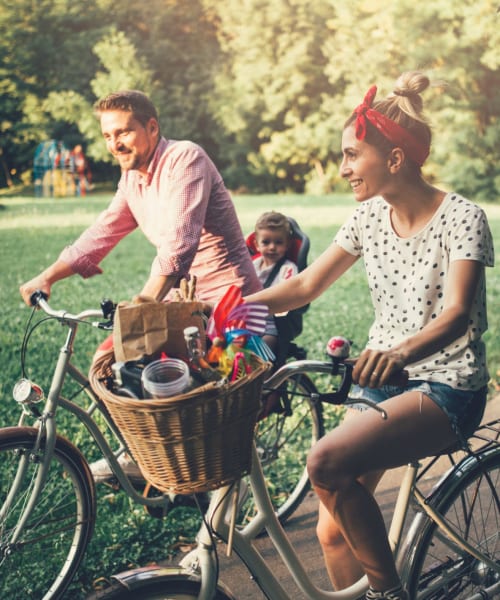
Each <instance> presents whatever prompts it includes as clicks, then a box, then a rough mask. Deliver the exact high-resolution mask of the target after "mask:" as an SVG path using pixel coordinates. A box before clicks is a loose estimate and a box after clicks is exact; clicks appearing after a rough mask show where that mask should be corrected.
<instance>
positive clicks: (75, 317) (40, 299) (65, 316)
mask: <svg viewBox="0 0 500 600" xmlns="http://www.w3.org/2000/svg"><path fill="white" fill-rule="evenodd" d="M30 302H31V304H32V305H33V306H38V307H39V308H41V309H42V310H43V312H44V313H45V314H47V315H48V316H49V317H52V318H54V319H57V320H58V321H66V322H73V323H79V322H81V321H88V320H89V319H92V318H96V317H101V318H102V317H104V318H107V319H110V320H109V321H108V322H106V323H102V322H98V321H96V322H93V323H91V324H92V325H93V326H94V327H98V328H99V329H109V328H111V327H112V324H113V321H112V314H110V313H109V311H108V312H106V310H107V309H108V308H109V307H108V306H107V305H106V308H105V307H104V303H105V302H106V303H108V302H109V301H103V303H102V305H101V310H97V309H87V310H83V311H82V312H80V313H78V314H72V313H70V312H68V311H66V310H55V309H53V308H52V307H51V306H50V305H49V303H48V301H47V295H46V294H45V293H44V292H42V291H40V290H37V291H36V292H33V294H32V295H31V298H30Z"/></svg>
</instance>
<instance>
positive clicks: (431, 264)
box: [335, 193, 494, 390]
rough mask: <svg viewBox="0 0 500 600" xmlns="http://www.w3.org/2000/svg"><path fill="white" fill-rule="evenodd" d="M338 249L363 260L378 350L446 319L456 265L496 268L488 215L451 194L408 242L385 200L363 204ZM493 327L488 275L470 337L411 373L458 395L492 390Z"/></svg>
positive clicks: (420, 363) (370, 342)
mask: <svg viewBox="0 0 500 600" xmlns="http://www.w3.org/2000/svg"><path fill="white" fill-rule="evenodd" d="M335 242H336V243H337V244H338V245H339V246H340V247H342V248H343V249H344V250H346V251H347V252H349V253H350V254H353V255H356V256H362V257H363V260H364V263H365V268H366V273H367V277H368V284H369V288H370V293H371V297H372V301H373V306H374V310H375V321H374V323H373V324H372V326H371V328H370V332H369V338H368V343H367V347H368V348H372V349H386V348H391V347H392V346H394V345H396V344H398V343H400V342H401V341H402V340H404V339H406V338H408V337H410V336H411V335H414V334H415V333H417V332H418V331H419V330H421V329H422V328H423V327H424V326H425V325H426V324H427V323H428V322H429V321H430V320H431V319H435V318H436V317H437V316H438V315H439V314H440V312H441V311H442V310H443V301H444V289H445V285H446V277H447V275H448V271H449V268H450V264H451V263H452V262H453V261H455V260H475V261H478V262H480V263H482V264H483V265H485V266H489V267H492V266H493V264H494V256H493V241H492V237H491V232H490V229H489V226H488V222H487V219H486V215H485V214H484V212H483V211H482V209H481V208H479V207H478V206H476V205H475V204H473V203H472V202H470V201H468V200H466V199H465V198H462V197H461V196H459V195H458V194H455V193H450V194H447V195H446V197H445V198H444V200H443V202H442V203H441V205H440V207H439V208H438V210H437V211H436V213H435V215H434V216H433V217H432V219H431V220H430V221H429V222H428V223H427V225H426V226H425V227H424V228H423V229H422V230H421V231H420V232H419V233H417V234H416V235H414V236H412V237H408V238H401V237H399V236H398V235H397V234H396V233H395V232H394V229H393V228H392V225H391V220H390V206H389V204H387V203H386V202H385V200H383V199H382V198H379V197H377V198H373V199H371V200H368V201H366V202H363V203H362V204H361V205H360V206H359V207H358V209H357V210H356V211H355V212H354V214H353V215H352V217H351V218H350V219H349V220H348V221H347V222H346V223H345V224H344V225H343V227H341V229H340V230H339V232H338V233H337V235H336V236H335ZM487 327H488V323H487V317H486V285H485V280H484V275H483V277H482V278H481V281H480V283H479V285H478V289H477V291H476V295H475V298H474V302H473V305H472V310H471V315H470V322H469V327H468V330H467V332H466V333H465V334H464V335H463V336H461V337H460V338H458V339H456V340H454V341H453V342H452V343H451V344H449V345H448V346H446V347H444V348H443V349H442V350H440V351H439V352H436V353H435V354H432V355H430V356H427V357H426V358H424V359H422V360H420V361H418V362H416V363H413V364H411V365H408V367H407V370H408V372H409V374H410V378H411V379H423V380H425V381H436V382H441V383H445V384H447V385H449V386H451V387H453V388H457V389H464V390H476V389H479V388H480V387H482V386H483V385H485V384H486V383H487V382H488V370H487V367H486V356H485V348H484V343H483V341H482V340H481V335H482V334H483V333H484V331H486V329H487Z"/></svg>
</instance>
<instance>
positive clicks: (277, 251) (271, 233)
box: [255, 229, 289, 265]
mask: <svg viewBox="0 0 500 600" xmlns="http://www.w3.org/2000/svg"><path fill="white" fill-rule="evenodd" d="M255 242H256V246H257V250H258V251H259V252H260V253H261V254H262V257H263V259H264V263H265V264H268V265H269V264H275V263H277V262H278V261H279V260H281V259H282V258H283V256H285V254H286V251H287V250H288V244H289V239H288V236H287V234H286V233H285V232H284V231H279V230H272V229H259V231H258V232H257V234H256V236H255Z"/></svg>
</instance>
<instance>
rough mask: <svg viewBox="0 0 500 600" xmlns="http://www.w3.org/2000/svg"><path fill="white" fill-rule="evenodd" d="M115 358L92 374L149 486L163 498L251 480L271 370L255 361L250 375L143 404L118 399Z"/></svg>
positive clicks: (99, 362)
mask: <svg viewBox="0 0 500 600" xmlns="http://www.w3.org/2000/svg"><path fill="white" fill-rule="evenodd" d="M113 361H114V355H113V353H112V352H108V353H105V354H102V355H101V356H99V357H97V358H96V359H95V360H94V363H93V364H92V367H91V369H90V375H89V378H90V383H91V385H92V388H93V389H94V391H95V392H96V394H97V395H98V396H99V398H100V399H101V400H102V402H103V403H104V405H105V407H106V409H107V411H108V412H109V414H110V416H111V418H112V419H113V421H114V422H115V424H116V425H117V427H118V429H119V431H120V433H121V435H122V436H123V439H124V441H125V443H126V445H127V447H128V449H129V451H130V453H131V454H132V456H133V457H134V460H135V461H136V462H137V464H138V466H139V468H140V469H141V471H142V474H143V475H144V477H145V478H146V480H147V481H149V482H150V483H152V484H153V485H154V486H155V487H156V488H158V489H159V490H161V491H162V492H167V493H175V494H192V493H195V492H205V491H209V490H213V489H216V488H218V487H221V486H222V485H226V484H228V483H231V482H232V481H234V480H236V479H238V478H239V477H241V476H242V475H244V474H246V473H248V472H249V471H250V467H251V454H252V440H253V435H254V429H255V422H256V417H257V412H258V410H259V408H260V406H261V403H260V400H261V392H262V383H263V380H264V376H265V374H266V372H267V370H268V369H269V367H270V365H269V363H265V362H263V361H261V360H260V359H258V358H257V357H256V358H255V364H254V365H253V366H254V369H253V371H252V373H250V375H246V376H245V377H243V378H241V379H239V380H237V381H235V382H234V383H225V384H223V385H220V384H217V383H208V384H206V385H204V386H202V387H199V388H197V389H195V390H192V391H191V392H187V393H185V394H181V395H178V396H174V397H171V398H165V399H155V400H149V399H148V400H135V399H131V398H126V397H124V396H117V395H116V394H114V393H112V392H111V391H110V389H109V387H108V386H110V382H111V378H112V371H111V365H112V363H113Z"/></svg>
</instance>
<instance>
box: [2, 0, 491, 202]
mask: <svg viewBox="0 0 500 600" xmlns="http://www.w3.org/2000/svg"><path fill="white" fill-rule="evenodd" d="M499 25H500V15H499V14H498V12H497V3H495V2H494V1H493V0H461V1H460V2H455V3H451V4H450V2H449V1H448V0H434V1H433V2H432V3H427V2H425V3H416V2H414V0H412V1H410V0H394V1H393V2H389V3H388V2H384V1H383V0H360V1H359V2H355V3H340V2H336V1H335V0H313V1H312V2H311V0H272V1H269V0H224V2H222V0H191V1H190V2H188V3H187V2H182V3H180V2H178V1H177V0H149V2H141V3H138V2H136V1H135V0H122V1H121V2H120V3H116V2H113V1H112V0H87V1H86V2H84V3H75V2H69V1H68V0H38V1H37V2H34V1H33V0H6V1H5V2H3V3H2V6H1V7H0V59H1V62H0V71H1V76H2V77H1V79H0V123H1V128H2V138H1V147H0V161H1V163H2V166H3V170H4V171H5V173H6V174H10V176H11V177H15V176H17V175H19V174H21V173H22V172H23V171H26V172H29V169H30V168H31V159H32V153H33V150H34V147H35V145H36V144H37V143H38V141H41V140H43V139H46V138H48V137H54V136H55V135H57V136H62V137H63V139H64V138H68V139H69V140H70V141H71V142H73V141H76V140H79V141H83V142H84V143H85V145H86V148H87V152H88V154H89V155H90V156H91V157H92V158H93V160H94V161H109V160H110V159H109V157H108V156H107V154H106V152H105V148H104V145H103V143H102V141H101V139H100V133H99V128H98V124H97V122H96V120H95V118H94V116H93V112H92V105H93V103H94V102H95V100H96V99H97V98H98V97H100V96H102V95H103V94H105V93H107V92H109V91H111V90H115V89H118V88H124V87H134V88H139V89H143V90H144V91H146V92H147V93H149V94H150V95H151V96H152V98H153V99H154V101H155V103H156V104H157V106H158V108H159V112H160V120H161V125H162V130H163V132H164V133H165V135H168V136H169V137H172V138H188V139H193V140H194V141H196V142H198V143H201V144H202V145H203V146H205V148H206V149H207V150H208V152H209V153H210V154H211V155H212V157H213V158H214V160H215V162H216V163H217V165H218V166H219V167H220V168H221V170H222V172H223V174H224V176H225V178H226V181H227V182H228V184H229V185H230V186H231V187H232V188H235V189H236V188H247V189H250V190H252V191H279V190H295V191H303V190H307V191H315V192H321V191H328V190H331V189H339V188H341V186H342V183H341V181H340V178H339V175H338V167H337V165H338V164H339V158H340V136H341V131H342V126H343V123H344V121H345V119H346V118H347V116H348V115H349V113H350V112H351V111H352V109H353V108H354V106H356V104H357V103H359V101H360V99H361V98H362V95H363V94H364V92H365V91H366V89H367V88H368V87H369V86H370V85H372V84H373V83H376V84H377V85H378V87H379V95H385V94H387V93H389V92H390V91H391V89H392V85H393V82H394V81H395V79H396V78H397V77H398V75H399V74H400V73H401V72H402V71H404V70H410V69H421V70H423V71H425V72H426V73H428V74H429V76H430V77H431V79H432V80H434V81H437V82H441V85H439V86H437V87H435V88H432V89H431V90H428V92H427V93H426V96H425V101H426V107H427V113H428V116H429V117H430V119H431V122H432V123H433V125H434V142H433V150H432V153H431V156H430V159H429V161H428V164H427V165H426V173H427V175H428V176H430V177H431V178H435V179H436V180H439V181H441V182H444V185H446V186H449V187H450V188H451V187H453V188H455V189H457V190H458V191H461V192H463V193H466V194H468V195H470V196H471V197H475V198H477V199H490V200H496V198H497V196H498V192H499V189H500V168H499V167H498V166H497V163H498V161H497V160H496V151H497V149H498V147H499V141H500V140H499V138H500V125H499V114H500V99H499V94H498V93H497V90H498V89H499V83H500V81H499V79H500V75H499V62H500V55H499V51H498V48H499V42H500V39H499V37H500V34H499V33H498V32H499V31H500V27H499ZM0 172H1V171H0ZM5 182H7V183H8V181H7V180H6V178H5V180H4V183H5Z"/></svg>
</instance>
